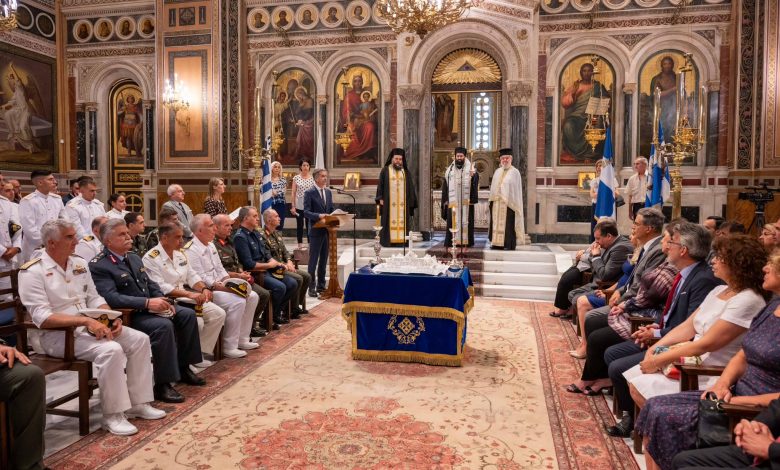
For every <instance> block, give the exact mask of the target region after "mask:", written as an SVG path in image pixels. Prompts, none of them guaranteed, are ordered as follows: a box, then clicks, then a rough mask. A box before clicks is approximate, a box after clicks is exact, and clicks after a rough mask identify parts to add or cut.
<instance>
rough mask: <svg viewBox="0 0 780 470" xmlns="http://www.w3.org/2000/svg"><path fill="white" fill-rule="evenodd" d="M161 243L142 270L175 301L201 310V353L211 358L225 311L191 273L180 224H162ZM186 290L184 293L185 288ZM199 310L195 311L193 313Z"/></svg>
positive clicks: (145, 261)
mask: <svg viewBox="0 0 780 470" xmlns="http://www.w3.org/2000/svg"><path fill="white" fill-rule="evenodd" d="M159 230H160V243H158V244H157V246H155V247H154V248H152V249H151V250H149V251H148V252H147V253H146V254H145V255H144V258H143V261H144V266H145V267H146V269H147V271H148V272H149V277H151V278H152V280H153V281H155V282H156V283H157V284H158V285H159V286H160V289H161V290H162V291H163V293H165V295H167V296H168V297H172V298H174V299H182V298H183V299H191V300H194V301H195V303H196V305H198V306H199V307H201V308H202V312H203V315H202V316H198V329H199V330H200V349H201V352H203V353H207V354H212V353H213V352H214V346H215V345H216V344H217V339H218V338H219V332H220V331H221V330H222V325H224V324H225V315H226V314H225V311H224V310H222V308H221V307H219V306H218V305H216V304H215V303H214V302H212V299H213V293H212V291H211V289H209V288H208V287H207V286H206V284H205V283H204V282H203V280H201V278H200V276H198V273H196V272H195V270H194V269H192V265H190V263H189V261H188V260H187V256H186V255H185V254H184V253H183V252H182V251H181V250H180V247H181V246H182V240H183V237H184V229H183V228H182V227H181V224H179V223H175V224H165V225H162V226H160V227H159ZM185 285H186V286H189V288H190V289H192V290H188V289H186V288H185V287H184V286H185ZM197 311H198V309H196V312H197ZM209 365H211V361H201V362H200V363H198V364H195V366H196V367H206V366H209Z"/></svg>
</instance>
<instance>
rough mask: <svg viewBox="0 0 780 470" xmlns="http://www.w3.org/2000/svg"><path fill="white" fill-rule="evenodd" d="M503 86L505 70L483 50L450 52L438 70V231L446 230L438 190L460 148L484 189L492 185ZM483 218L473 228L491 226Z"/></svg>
mask: <svg viewBox="0 0 780 470" xmlns="http://www.w3.org/2000/svg"><path fill="white" fill-rule="evenodd" d="M501 88H502V73H501V68H500V67H499V65H498V63H497V62H496V60H495V59H494V58H493V57H492V56H490V54H488V53H486V52H484V51H482V50H480V49H474V48H463V49H457V50H455V51H452V52H450V53H449V54H447V55H446V56H444V58H442V59H441V60H440V61H439V63H438V64H437V65H436V68H435V69H434V72H433V76H432V79H431V103H430V106H431V115H432V116H433V119H432V122H431V126H432V129H431V134H430V135H431V136H432V138H431V156H432V158H431V165H430V169H431V172H430V175H429V176H430V184H431V188H432V189H433V194H434V200H433V207H432V210H431V215H432V220H431V223H432V226H433V227H434V229H444V228H446V227H445V222H444V220H443V219H442V218H441V214H440V211H439V210H438V208H439V202H440V201H441V194H440V190H441V187H442V181H443V177H444V172H445V171H446V169H447V166H449V164H450V163H451V161H452V157H453V151H454V149H455V148H456V147H465V148H467V149H468V150H469V156H468V157H469V158H470V159H471V161H472V163H473V164H474V168H475V169H476V171H477V172H478V173H479V186H480V189H483V188H484V189H487V188H489V187H490V178H491V177H492V176H493V171H494V170H495V169H496V168H497V166H498V149H499V146H500V145H501V142H502V139H503V136H502V129H503V127H504V126H502V122H501V117H502V114H503V113H502V110H501V106H502V99H501ZM480 219H481V218H480V217H479V215H477V220H476V221H475V228H477V229H480V228H482V229H487V224H480V223H479V221H480ZM481 225H484V227H482V226H481Z"/></svg>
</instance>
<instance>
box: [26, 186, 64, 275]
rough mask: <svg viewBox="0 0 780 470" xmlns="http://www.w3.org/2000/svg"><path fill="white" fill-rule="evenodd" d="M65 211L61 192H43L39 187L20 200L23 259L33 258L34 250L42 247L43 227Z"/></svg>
mask: <svg viewBox="0 0 780 470" xmlns="http://www.w3.org/2000/svg"><path fill="white" fill-rule="evenodd" d="M64 211H65V208H64V207H63V206H62V198H61V197H60V195H59V194H55V193H49V194H43V193H41V192H40V191H38V190H37V189H36V190H35V191H34V192H32V193H30V194H28V195H27V196H25V197H23V198H22V200H21V201H20V202H19V219H20V222H21V225H22V230H23V231H24V237H23V238H22V259H21V260H20V261H22V262H23V261H27V260H29V259H30V258H32V255H33V252H34V251H35V250H37V249H38V248H40V247H41V245H42V244H43V242H42V241H41V227H43V224H45V223H46V222H48V221H50V220H56V219H58V218H60V217H61V216H62V214H63V212H64Z"/></svg>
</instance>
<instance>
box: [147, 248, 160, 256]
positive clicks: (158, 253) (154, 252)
mask: <svg viewBox="0 0 780 470" xmlns="http://www.w3.org/2000/svg"><path fill="white" fill-rule="evenodd" d="M158 256H160V250H157V249H154V250H151V251H150V252H149V257H150V258H157V257H158Z"/></svg>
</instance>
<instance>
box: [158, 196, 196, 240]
mask: <svg viewBox="0 0 780 470" xmlns="http://www.w3.org/2000/svg"><path fill="white" fill-rule="evenodd" d="M162 208H163V209H165V208H168V209H173V210H174V211H176V215H177V216H178V218H179V222H181V223H182V225H184V238H185V239H186V240H190V239H192V230H190V222H192V209H190V206H188V205H187V204H185V203H183V202H176V201H168V202H166V203H165V204H163V205H162ZM149 246H151V247H154V245H149Z"/></svg>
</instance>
